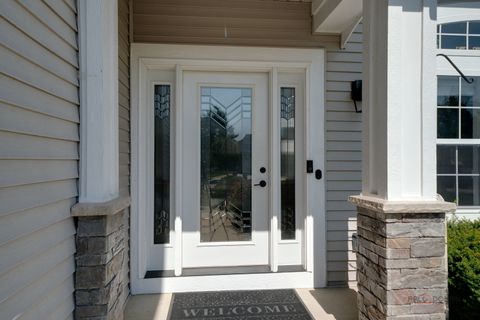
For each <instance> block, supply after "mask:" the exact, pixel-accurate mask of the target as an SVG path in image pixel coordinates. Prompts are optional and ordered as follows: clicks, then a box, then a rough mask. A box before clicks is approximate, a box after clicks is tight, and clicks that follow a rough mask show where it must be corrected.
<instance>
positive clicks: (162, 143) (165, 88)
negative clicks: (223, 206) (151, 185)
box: [153, 84, 170, 244]
mask: <svg viewBox="0 0 480 320" xmlns="http://www.w3.org/2000/svg"><path fill="white" fill-rule="evenodd" d="M154 112H155V191H154V197H155V200H154V219H153V228H154V229H153V230H154V232H153V242H154V243H155V244H162V243H169V241H170V86H169V85H163V84H162V85H155V91H154Z"/></svg>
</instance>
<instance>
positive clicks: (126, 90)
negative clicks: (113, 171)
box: [118, 0, 130, 303]
mask: <svg viewBox="0 0 480 320" xmlns="http://www.w3.org/2000/svg"><path fill="white" fill-rule="evenodd" d="M129 22H130V4H129V0H119V1H118V102H119V106H118V116H119V119H118V125H119V134H118V137H119V146H118V149H119V187H120V193H121V194H130V23H129ZM129 217H130V208H127V209H125V213H124V218H125V224H124V225H125V226H127V227H128V229H127V230H125V235H124V241H125V248H126V249H125V250H126V252H127V254H126V256H125V257H126V259H125V260H124V263H123V265H122V270H121V272H122V273H123V275H124V276H123V277H122V279H129V273H130V268H129V265H130V263H129V262H130V245H129V244H130V239H129V237H130V230H129V225H130V223H129V220H130V219H129ZM123 292H124V295H123V296H122V297H124V298H125V301H123V302H124V303H125V302H126V299H127V297H128V295H129V293H130V286H129V281H128V280H127V281H125V283H124V287H123Z"/></svg>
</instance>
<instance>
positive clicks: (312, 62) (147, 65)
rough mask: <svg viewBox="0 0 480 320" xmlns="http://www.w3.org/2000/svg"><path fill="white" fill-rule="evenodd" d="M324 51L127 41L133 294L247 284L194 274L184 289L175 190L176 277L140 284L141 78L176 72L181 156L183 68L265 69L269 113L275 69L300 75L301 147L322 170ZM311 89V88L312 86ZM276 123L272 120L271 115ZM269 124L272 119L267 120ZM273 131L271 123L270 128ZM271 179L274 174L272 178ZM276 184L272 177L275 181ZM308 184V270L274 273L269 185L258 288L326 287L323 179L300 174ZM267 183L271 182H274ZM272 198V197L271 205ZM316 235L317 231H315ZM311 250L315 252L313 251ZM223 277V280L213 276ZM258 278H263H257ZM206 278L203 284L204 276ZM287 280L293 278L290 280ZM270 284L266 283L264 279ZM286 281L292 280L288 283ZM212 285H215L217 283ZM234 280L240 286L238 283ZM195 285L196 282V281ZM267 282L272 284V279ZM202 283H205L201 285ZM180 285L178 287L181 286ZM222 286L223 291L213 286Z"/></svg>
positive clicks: (273, 207)
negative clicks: (266, 240) (263, 268)
mask: <svg viewBox="0 0 480 320" xmlns="http://www.w3.org/2000/svg"><path fill="white" fill-rule="evenodd" d="M324 65H325V52H324V50H323V49H290V48H288V49H287V48H262V47H233V46H197V45H167V44H136V43H134V44H132V45H131V82H132V100H131V103H132V108H131V110H132V111H131V112H132V119H131V134H132V139H131V152H132V154H131V173H132V175H131V194H132V207H131V216H130V220H131V249H130V267H131V273H130V275H131V284H132V289H131V290H132V293H133V294H138V293H150V292H174V291H188V290H190V291H193V290H201V289H204V290H217V289H215V288H213V287H212V288H211V289H209V288H210V285H207V284H208V283H209V281H212V282H214V283H222V286H223V287H224V289H228V288H227V287H225V286H226V285H227V284H230V285H236V286H235V287H233V288H230V289H240V287H239V286H238V285H237V284H239V283H241V282H242V281H245V280H244V278H242V277H245V276H249V277H250V278H248V279H249V280H248V281H245V283H247V284H248V285H249V286H250V288H252V287H251V285H252V278H251V277H254V278H255V279H256V278H257V276H255V275H254V274H250V275H224V276H201V277H198V284H199V286H194V285H193V283H192V285H191V288H187V287H185V285H186V283H188V282H185V281H192V278H196V277H188V280H185V277H180V275H181V268H182V254H181V252H179V249H178V248H180V250H181V248H182V234H181V232H175V230H182V220H181V219H182V217H181V214H180V213H181V212H182V198H181V195H180V193H179V192H174V199H175V200H174V202H173V204H174V206H173V210H171V211H172V212H171V214H172V215H173V216H174V217H175V218H174V225H173V229H174V231H172V233H171V239H173V243H172V245H173V246H174V247H175V248H176V249H175V254H174V264H175V268H174V270H175V275H176V277H169V278H158V279H144V275H145V272H146V271H147V268H146V258H147V256H146V255H147V250H146V249H147V242H146V237H145V235H146V234H147V233H146V230H145V228H146V225H145V215H146V212H147V203H146V201H147V199H146V198H145V196H146V195H147V192H146V191H147V190H146V188H147V184H146V183H145V182H146V181H147V176H148V172H149V171H148V167H147V163H146V159H147V157H146V156H147V149H148V139H147V137H146V134H145V131H144V128H145V125H146V124H147V120H148V119H147V118H146V115H145V113H146V112H145V110H146V108H147V105H148V101H149V98H148V96H147V92H148V91H147V90H148V89H147V88H148V86H149V84H148V83H147V81H146V75H147V73H148V71H149V70H171V71H174V72H175V75H176V77H175V81H174V84H175V89H174V94H175V102H174V105H172V107H173V108H172V109H173V121H174V123H175V129H174V130H175V131H174V132H175V135H174V150H173V154H174V159H182V151H181V145H180V144H179V143H175V142H176V141H182V139H183V137H182V131H183V128H182V126H181V121H180V120H181V119H180V117H177V116H176V115H177V114H181V113H182V109H183V106H182V95H183V92H182V84H183V78H182V76H183V72H184V71H241V72H268V73H269V74H270V84H269V86H270V101H269V102H270V111H271V113H270V114H271V115H273V116H274V115H275V113H273V114H272V111H274V110H275V109H276V105H277V104H278V98H277V95H278V84H277V74H278V72H285V71H290V70H295V71H299V70H302V71H304V72H305V75H306V79H305V147H306V158H307V159H309V160H313V161H314V166H315V169H321V170H324V169H325V145H324V144H325V143H324V137H325V133H324V131H325V128H324V127H325V125H324V123H325V121H324V112H325V111H324V110H325V109H324V105H325V103H324V99H325V97H324V92H325V90H324V84H325V68H324ZM311 88H313V89H311ZM275 119H276V117H275ZM269 121H272V118H270V119H269ZM273 127H275V126H272V128H273ZM272 152H279V145H277V143H276V142H275V143H274V144H272ZM271 161H272V163H271V164H270V166H271V169H272V171H271V172H272V173H274V172H276V171H279V163H278V162H279V160H276V159H273V157H272V158H271ZM172 165H173V170H174V176H175V177H174V180H173V184H174V190H181V187H182V186H181V181H182V170H181V166H179V165H176V160H175V161H174V162H172ZM274 176H275V174H272V175H271V177H270V179H272V178H273V177H274ZM273 179H275V178H273ZM305 181H306V182H305V184H306V188H307V190H306V192H305V194H306V195H305V198H306V215H307V217H306V219H305V233H306V235H305V252H306V272H288V273H283V272H282V273H276V272H275V271H277V269H278V261H277V259H276V252H277V248H276V247H277V246H278V239H279V234H280V232H279V225H278V221H279V217H278V212H279V205H280V203H279V201H277V200H278V199H279V197H278V196H277V197H274V196H273V195H274V192H277V193H278V192H279V187H278V188H271V191H270V192H271V193H270V221H271V229H270V230H271V232H270V233H271V240H272V242H271V246H270V248H271V249H270V252H271V256H270V261H271V267H272V271H273V273H269V274H261V275H259V276H258V278H259V279H258V281H257V280H255V281H256V282H258V283H257V286H259V287H261V288H285V287H325V286H326V261H327V256H326V226H325V225H326V219H325V211H326V208H325V180H324V179H322V180H316V179H315V177H314V175H312V174H308V175H306V177H305ZM271 182H272V184H271V185H272V186H273V185H275V182H276V181H275V180H272V181H271ZM276 199H277V200H276ZM314 230H315V232H314ZM272 244H273V245H272ZM314 253H315V254H314ZM219 277H223V278H219ZM262 277H264V278H262ZM207 278H208V279H210V278H211V279H210V280H208V279H207ZM290 278H292V279H290ZM267 279H269V280H267ZM289 279H290V280H291V281H290V280H289ZM217 280H218V281H217ZM237 280H238V283H237ZM195 281H197V280H195ZM272 281H273V282H272ZM200 284H204V286H200ZM182 288H183V289H182ZM218 289H221V288H218Z"/></svg>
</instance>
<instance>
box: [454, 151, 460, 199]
mask: <svg viewBox="0 0 480 320" xmlns="http://www.w3.org/2000/svg"><path fill="white" fill-rule="evenodd" d="M458 187H459V186H458V145H457V146H456V147H455V197H456V199H457V206H458V205H459V204H460V197H459V194H460V193H459V188H458Z"/></svg>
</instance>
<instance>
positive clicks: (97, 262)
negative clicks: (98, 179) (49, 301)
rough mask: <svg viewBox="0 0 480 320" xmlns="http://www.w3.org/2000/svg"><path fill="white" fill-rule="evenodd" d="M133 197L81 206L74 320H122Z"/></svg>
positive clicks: (76, 210) (77, 208)
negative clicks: (131, 198) (130, 210)
mask: <svg viewBox="0 0 480 320" xmlns="http://www.w3.org/2000/svg"><path fill="white" fill-rule="evenodd" d="M129 204H130V198H128V197H123V198H117V199H115V200H112V201H109V202H107V203H78V204H76V205H75V206H74V207H73V208H72V215H73V216H75V217H77V235H76V243H77V253H76V270H75V319H82V320H93V319H95V320H100V319H102V320H103V319H105V320H107V319H112V320H113V319H115V320H122V319H123V311H124V307H125V302H126V300H127V297H128V295H129V289H128V283H129V280H128V261H129V259H128V254H129V252H128V229H129V228H128V219H129V214H128V209H127V207H128V206H129Z"/></svg>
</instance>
